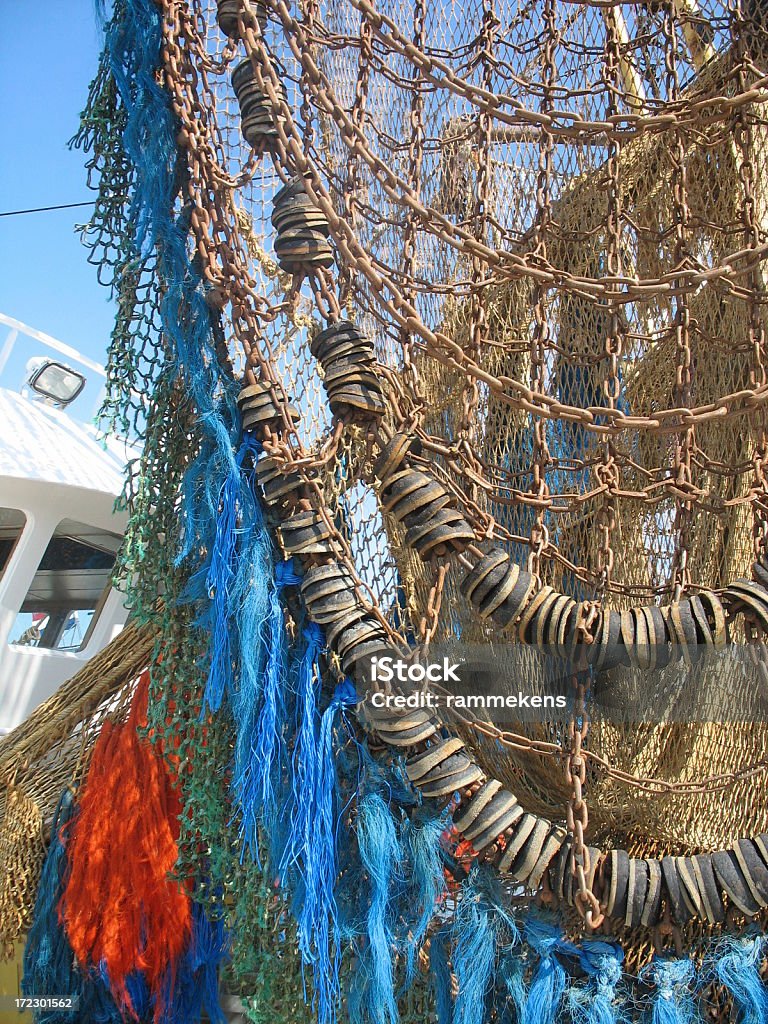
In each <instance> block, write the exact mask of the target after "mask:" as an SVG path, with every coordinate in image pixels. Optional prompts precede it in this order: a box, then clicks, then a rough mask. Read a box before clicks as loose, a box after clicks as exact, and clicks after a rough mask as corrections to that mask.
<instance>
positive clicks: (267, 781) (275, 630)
mask: <svg viewBox="0 0 768 1024" xmlns="http://www.w3.org/2000/svg"><path fill="white" fill-rule="evenodd" d="M299 583H301V576H299V575H298V573H297V572H296V570H295V568H294V565H293V559H288V560H287V561H284V562H277V564H276V565H275V583H274V586H273V587H272V589H271V591H270V594H269V618H268V622H267V628H266V633H267V641H266V643H267V665H266V669H265V672H264V685H263V688H262V699H261V710H260V713H259V720H258V724H257V727H256V740H255V743H254V748H253V758H254V763H255V765H256V766H257V769H258V774H257V779H256V782H255V796H256V801H257V803H258V807H259V809H260V813H261V818H262V820H263V821H264V823H265V827H266V829H267V831H268V833H271V832H272V828H271V825H272V823H273V822H274V819H275V816H276V814H277V798H276V793H275V777H276V774H277V772H278V771H279V767H280V763H281V760H282V747H283V736H282V732H283V726H284V722H285V711H286V709H285V698H284V689H285V685H286V653H287V651H286V636H285V617H284V615H283V609H282V605H281V604H280V593H281V591H282V590H283V589H284V588H285V587H295V586H298V584H299Z"/></svg>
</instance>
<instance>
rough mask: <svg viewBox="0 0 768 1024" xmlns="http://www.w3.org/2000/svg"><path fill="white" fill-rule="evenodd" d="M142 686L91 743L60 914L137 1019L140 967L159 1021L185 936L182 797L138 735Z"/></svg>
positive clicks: (143, 713)
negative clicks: (180, 877) (130, 981)
mask: <svg viewBox="0 0 768 1024" xmlns="http://www.w3.org/2000/svg"><path fill="white" fill-rule="evenodd" d="M148 690H149V672H147V671H145V672H143V673H142V675H141V677H140V679H139V684H138V686H137V689H136V693H135V695H134V698H133V701H132V704H131V710H130V714H129V716H128V718H127V720H126V721H125V722H123V723H113V722H111V721H107V722H105V723H104V726H103V727H102V730H101V733H100V735H99V738H98V740H97V742H96V745H95V746H94V750H93V757H92V761H91V766H90V769H89V771H88V777H87V779H86V782H85V785H84V787H83V790H82V793H81V796H80V808H79V814H78V817H77V820H76V822H75V825H74V828H73V831H72V837H71V840H70V843H69V847H68V859H69V867H70V874H69V878H68V881H67V885H66V890H65V892H64V896H63V899H62V904H61V913H62V916H63V920H64V924H65V927H66V931H67V935H68V937H69V941H70V943H71V945H72V949H73V950H74V952H75V955H76V957H77V960H78V962H79V963H80V964H81V965H82V966H84V967H99V968H102V969H106V973H107V975H108V978H109V985H110V988H111V991H112V994H113V996H114V998H115V999H116V1001H117V1002H118V1004H119V1005H121V1006H122V1007H124V1008H125V1010H126V1011H127V1012H128V1013H129V1014H131V1015H132V1016H134V1017H135V1016H136V1014H135V1010H134V1007H133V1004H132V1001H131V998H130V995H129V992H128V988H127V978H128V977H129V975H130V974H131V973H132V972H134V971H141V972H143V974H144V977H145V978H146V981H147V984H148V986H149V990H150V993H151V994H152V995H153V996H154V1001H155V1020H156V1021H157V1020H158V1019H159V1018H160V1016H161V1015H162V1010H163V1003H164V999H163V993H164V992H167V991H169V990H170V989H169V985H168V982H169V980H171V979H172V974H173V970H174V964H175V963H176V962H177V961H178V958H179V956H180V955H181V953H182V952H183V951H184V949H185V948H186V946H187V944H188V941H189V935H190V926H191V908H190V901H189V898H188V896H187V894H186V893H185V892H184V891H183V890H182V889H181V888H180V886H179V885H178V883H177V882H175V881H174V880H173V879H172V878H171V877H170V872H171V870H172V869H173V867H174V864H175V863H176V857H177V840H178V836H179V815H180V813H181V805H180V802H179V796H178V793H177V790H176V787H175V785H174V780H173V779H172V777H171V775H170V774H169V771H168V767H167V765H166V762H165V760H164V758H163V755H162V751H161V749H160V748H159V747H158V746H156V745H155V744H154V743H152V742H151V741H150V740H149V739H148V738H146V737H145V736H143V735H141V734H140V732H139V730H140V729H141V728H142V727H145V726H146V724H147V697H148Z"/></svg>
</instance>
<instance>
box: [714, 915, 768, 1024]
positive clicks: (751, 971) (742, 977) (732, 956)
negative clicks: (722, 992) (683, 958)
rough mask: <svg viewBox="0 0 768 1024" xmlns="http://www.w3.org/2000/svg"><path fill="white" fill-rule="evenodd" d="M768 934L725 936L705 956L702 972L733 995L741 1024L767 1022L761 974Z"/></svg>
mask: <svg viewBox="0 0 768 1024" xmlns="http://www.w3.org/2000/svg"><path fill="white" fill-rule="evenodd" d="M767 946H768V938H766V936H765V935H757V934H747V935H742V936H739V937H736V936H733V935H727V936H724V937H723V938H722V939H720V941H719V942H718V943H716V944H715V946H714V947H713V949H712V950H711V952H710V953H709V954H708V956H707V957H706V958H705V961H704V964H703V966H702V974H703V976H704V978H705V979H706V980H712V981H715V982H717V983H718V984H719V985H722V986H723V987H724V988H725V989H726V990H727V991H728V992H729V993H730V995H731V997H732V999H733V1002H734V1007H735V1009H736V1014H737V1016H736V1020H737V1021H738V1024H766V1022H768V989H766V986H765V983H764V982H763V980H762V978H761V977H760V973H759V972H760V966H761V965H762V962H763V960H764V958H765V954H766V947H767Z"/></svg>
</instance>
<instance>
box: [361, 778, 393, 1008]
mask: <svg viewBox="0 0 768 1024" xmlns="http://www.w3.org/2000/svg"><path fill="white" fill-rule="evenodd" d="M356 832H357V843H358V849H359V851H360V860H361V863H362V867H363V869H364V871H365V872H366V874H367V876H368V881H369V886H370V899H369V901H368V914H367V920H366V926H367V927H366V932H367V943H366V945H365V948H364V951H363V956H362V957H361V960H362V964H361V968H362V971H363V972H364V973H365V975H366V978H365V995H366V998H365V1002H366V1005H367V1009H368V1017H369V1019H370V1020H371V1021H373V1022H374V1024H387V1022H388V1024H395V1021H397V1002H396V1000H395V983H394V965H393V957H394V953H395V936H394V933H393V924H394V922H393V919H392V917H393V915H392V897H393V882H394V881H396V878H395V875H396V872H397V870H398V868H399V866H400V860H401V850H400V843H399V842H398V838H397V830H396V828H395V822H394V820H393V818H392V814H391V812H390V810H389V807H388V806H387V803H386V801H385V800H384V798H383V797H382V796H381V794H380V793H376V792H371V793H366V794H365V795H364V796H363V797H362V799H361V800H360V803H359V805H358V813H357V826H356ZM353 1020H354V1018H353Z"/></svg>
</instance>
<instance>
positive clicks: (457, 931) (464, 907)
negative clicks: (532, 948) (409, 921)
mask: <svg viewBox="0 0 768 1024" xmlns="http://www.w3.org/2000/svg"><path fill="white" fill-rule="evenodd" d="M451 934H452V938H453V940H454V948H453V973H454V974H455V976H456V984H457V989H458V991H457V995H456V1001H455V1005H454V1010H453V1024H483V1021H484V1019H485V1010H486V1004H487V1002H488V1000H489V997H490V995H491V993H492V988H493V980H494V976H495V965H496V952H497V946H498V944H499V942H500V939H501V937H502V935H503V934H506V935H507V936H509V940H508V941H510V942H511V943H515V942H517V941H518V938H519V935H518V932H517V926H516V924H515V922H514V920H513V919H512V917H511V916H510V915H509V914H508V912H507V911H506V910H505V909H504V907H503V896H502V894H501V891H500V889H499V883H498V879H496V878H494V877H493V876H492V875H491V874H490V873H489V872H488V871H487V870H485V869H481V868H477V867H475V868H473V869H472V872H471V874H470V876H469V878H468V879H467V881H466V882H465V883H464V885H463V887H462V890H461V894H460V897H459V901H458V906H457V908H456V914H455V915H454V920H453V923H452V925H451Z"/></svg>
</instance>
